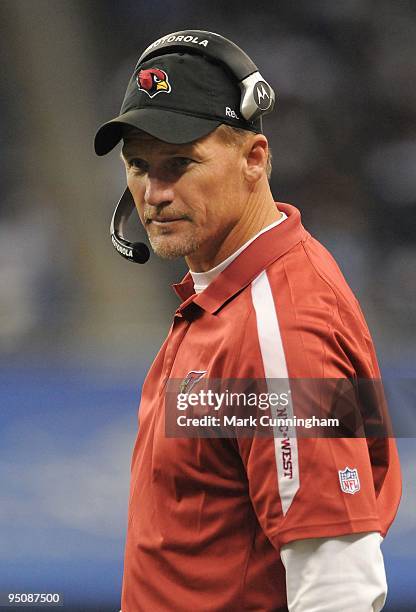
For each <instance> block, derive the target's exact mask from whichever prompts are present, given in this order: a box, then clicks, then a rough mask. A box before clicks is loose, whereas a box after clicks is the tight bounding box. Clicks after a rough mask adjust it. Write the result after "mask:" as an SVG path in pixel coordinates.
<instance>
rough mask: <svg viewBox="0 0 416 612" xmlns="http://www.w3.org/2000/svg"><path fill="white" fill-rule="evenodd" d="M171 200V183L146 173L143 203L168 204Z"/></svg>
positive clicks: (153, 204) (152, 204) (151, 204)
mask: <svg viewBox="0 0 416 612" xmlns="http://www.w3.org/2000/svg"><path fill="white" fill-rule="evenodd" d="M172 200H173V189H172V184H171V183H169V182H168V181H164V180H161V179H160V178H158V177H155V176H151V175H148V176H147V178H146V189H145V192H144V201H145V203H146V204H149V205H150V206H161V205H162V204H169V203H170V202H172Z"/></svg>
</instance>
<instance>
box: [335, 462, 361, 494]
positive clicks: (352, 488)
mask: <svg viewBox="0 0 416 612" xmlns="http://www.w3.org/2000/svg"><path fill="white" fill-rule="evenodd" d="M338 475H339V483H340V485H341V491H343V492H344V493H350V494H351V495H354V493H358V491H359V490H360V479H359V478H358V470H357V469H356V468H354V469H351V468H349V467H346V468H345V470H338Z"/></svg>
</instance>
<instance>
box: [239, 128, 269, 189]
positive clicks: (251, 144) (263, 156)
mask: <svg viewBox="0 0 416 612" xmlns="http://www.w3.org/2000/svg"><path fill="white" fill-rule="evenodd" d="M244 153H245V166H244V174H245V177H246V179H247V180H248V181H249V182H250V183H256V182H257V181H258V180H260V179H261V178H262V176H263V175H264V174H265V172H266V166H267V156H268V153H269V143H268V142H267V138H266V137H265V136H264V135H263V134H255V135H253V137H251V138H248V139H247V142H246V143H245V151H244Z"/></svg>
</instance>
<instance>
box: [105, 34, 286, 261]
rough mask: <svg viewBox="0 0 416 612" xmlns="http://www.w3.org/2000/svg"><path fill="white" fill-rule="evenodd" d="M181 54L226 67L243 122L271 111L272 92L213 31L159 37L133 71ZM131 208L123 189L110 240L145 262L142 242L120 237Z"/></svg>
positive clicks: (128, 256)
mask: <svg viewBox="0 0 416 612" xmlns="http://www.w3.org/2000/svg"><path fill="white" fill-rule="evenodd" d="M197 41H203V44H195V43H196V42H197ZM181 52H182V53H186V52H188V53H189V52H190V53H195V54H200V55H203V56H205V57H207V58H209V59H212V60H214V61H216V62H218V63H219V64H222V65H224V66H225V67H226V68H228V70H229V71H230V72H231V73H232V74H233V75H234V76H235V78H236V81H237V82H238V84H239V86H240V89H241V100H240V112H241V115H242V117H244V119H246V120H247V121H255V120H256V119H259V118H260V117H262V116H263V115H265V114H267V113H269V112H270V111H271V110H273V106H274V102H275V94H274V91H273V89H272V88H271V87H270V85H269V84H268V83H267V81H265V80H264V78H263V77H262V76H261V74H260V72H259V71H258V68H257V66H256V65H255V64H254V62H253V61H252V60H251V59H250V57H249V56H248V55H247V54H246V53H245V52H244V51H243V50H242V49H240V47H238V45H236V44H235V43H233V42H232V41H231V40H228V39H227V38H224V37H223V36H220V35H219V34H215V33H214V32H206V31H204V30H183V31H180V32H174V33H172V34H168V35H166V36H163V37H162V38H160V39H158V40H156V41H155V42H153V43H152V44H151V45H149V46H148V47H147V49H146V50H145V51H144V52H143V53H142V55H141V56H140V58H139V61H138V62H137V65H136V69H137V67H138V66H140V64H142V62H144V61H145V60H149V59H151V58H152V57H155V56H158V55H167V54H170V53H181ZM134 209H135V204H134V201H133V197H132V195H131V193H130V190H129V189H128V188H126V190H125V191H124V193H123V195H122V196H121V198H120V201H119V202H118V204H117V206H116V209H115V211H114V214H113V217H112V220H111V225H110V235H111V241H112V243H113V246H114V248H115V249H116V250H117V252H118V253H119V254H120V255H121V256H122V257H124V258H125V259H127V260H128V261H132V262H134V263H146V261H148V259H149V257H150V251H149V248H148V246H147V245H146V244H144V243H142V242H129V241H128V240H127V239H126V238H125V236H124V228H125V225H126V223H127V221H128V219H129V217H130V215H131V214H132V212H133V210H134Z"/></svg>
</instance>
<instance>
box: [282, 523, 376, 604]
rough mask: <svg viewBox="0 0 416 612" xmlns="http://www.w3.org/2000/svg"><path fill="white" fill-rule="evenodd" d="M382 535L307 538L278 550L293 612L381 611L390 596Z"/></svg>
mask: <svg viewBox="0 0 416 612" xmlns="http://www.w3.org/2000/svg"><path fill="white" fill-rule="evenodd" d="M381 541H382V537H381V536H380V534H379V533H376V532H371V533H358V534H349V535H344V536H337V537H332V538H308V539H305V540H296V541H293V542H290V543H289V544H285V545H284V546H283V547H282V548H281V551H280V555H281V559H282V563H283V565H284V566H285V569H286V590H287V601H288V608H289V611H290V612H351V610H354V611H355V612H380V610H381V609H382V608H383V606H384V602H385V600H386V595H387V583H386V574H385V571H384V563H383V555H382V552H381V550H380V543H381Z"/></svg>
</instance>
